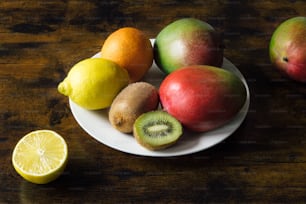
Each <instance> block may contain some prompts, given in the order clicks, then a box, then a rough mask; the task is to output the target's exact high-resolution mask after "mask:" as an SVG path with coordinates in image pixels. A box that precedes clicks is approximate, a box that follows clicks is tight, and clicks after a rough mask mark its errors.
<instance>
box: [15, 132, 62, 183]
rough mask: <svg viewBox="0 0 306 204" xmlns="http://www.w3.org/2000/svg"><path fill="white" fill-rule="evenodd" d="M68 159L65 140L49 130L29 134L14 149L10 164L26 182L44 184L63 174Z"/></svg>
mask: <svg viewBox="0 0 306 204" xmlns="http://www.w3.org/2000/svg"><path fill="white" fill-rule="evenodd" d="M67 157H68V147H67V144H66V142H65V140H64V139H63V138H62V137H61V136H60V135H59V134H57V133H56V132H54V131H51V130H37V131H33V132H30V133H29V134H27V135H25V136H24V137H23V138H22V139H20V140H19V142H18V143H17V145H16V146H15V148H14V151H13V156H12V163H13V166H14V168H15V170H16V171H17V172H18V173H19V174H20V175H21V176H22V177H23V178H24V179H26V180H28V181H30V182H32V183H37V184H45V183H49V182H51V181H53V180H55V179H56V178H57V177H58V176H60V174H61V173H62V172H63V170H64V168H65V166H66V162H67Z"/></svg>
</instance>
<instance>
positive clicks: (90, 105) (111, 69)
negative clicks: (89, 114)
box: [58, 58, 129, 110]
mask: <svg viewBox="0 0 306 204" xmlns="http://www.w3.org/2000/svg"><path fill="white" fill-rule="evenodd" d="M128 83H129V75H128V72H127V71H126V70H125V69H123V68H121V67H119V66H118V65H117V64H115V63H114V62H112V61H110V60H106V59H102V58H90V59H85V60H83V61H81V62H79V63H77V64H76V65H74V66H73V67H72V69H71V70H70V71H69V73H68V75H67V77H66V78H65V79H64V81H62V82H61V83H60V84H59V85H58V91H59V92H60V93H62V94H63V95H65V96H68V97H69V98H70V99H71V100H72V101H73V102H75V103H76V104H78V105H79V106H81V107H83V108H85V109H88V110H97V109H103V108H107V107H109V106H110V105H111V103H112V101H113V99H114V98H115V97H116V95H117V94H118V93H119V91H120V90H121V89H122V88H124V87H125V86H126V85H127V84H128Z"/></svg>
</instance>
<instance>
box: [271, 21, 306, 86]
mask: <svg viewBox="0 0 306 204" xmlns="http://www.w3.org/2000/svg"><path fill="white" fill-rule="evenodd" d="M269 54H270V60H271V63H272V64H273V65H274V66H275V67H276V68H277V69H278V70H280V71H281V73H283V74H284V75H286V76H287V77H289V78H291V79H293V80H296V81H299V82H304V83H305V82H306V17H302V16H299V17H294V18H290V19H288V20H286V21H284V22H282V23H281V24H280V25H279V26H278V27H277V28H276V30H275V31H274V33H273V35H272V37H271V41H270V45H269Z"/></svg>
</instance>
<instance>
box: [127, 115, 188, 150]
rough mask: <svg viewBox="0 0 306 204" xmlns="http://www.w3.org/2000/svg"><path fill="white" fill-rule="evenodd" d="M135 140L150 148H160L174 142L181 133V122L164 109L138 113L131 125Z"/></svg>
mask: <svg viewBox="0 0 306 204" xmlns="http://www.w3.org/2000/svg"><path fill="white" fill-rule="evenodd" d="M133 134H134V137H135V138H136V140H137V142H138V143H139V144H141V145H142V146H144V147H146V148H148V149H150V150H160V149H164V148H167V147H169V146H170V145H172V144H174V143H175V142H176V141H177V140H178V139H179V138H180V136H181V135H182V134H183V128H182V125H181V123H180V122H179V121H178V120H177V119H175V118H174V117H173V116H171V115H170V114H168V113H167V112H165V111H161V110H157V111H150V112H146V113H144V114H142V115H140V116H139V117H138V118H137V119H136V121H135V123H134V127H133Z"/></svg>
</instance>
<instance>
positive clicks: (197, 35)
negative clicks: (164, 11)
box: [153, 18, 223, 74]
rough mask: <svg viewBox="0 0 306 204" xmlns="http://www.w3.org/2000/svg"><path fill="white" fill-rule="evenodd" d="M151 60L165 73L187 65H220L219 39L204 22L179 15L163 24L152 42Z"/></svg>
mask: <svg viewBox="0 0 306 204" xmlns="http://www.w3.org/2000/svg"><path fill="white" fill-rule="evenodd" d="M153 48H154V60H155V62H156V64H157V66H158V67H159V68H160V69H161V70H162V71H163V72H165V73H166V74H169V73H171V72H172V71H174V70H176V69H178V68H180V67H183V66H187V65H196V64H197V65H211V66H217V67H220V66H221V65H222V62H223V42H222V38H221V37H220V34H219V33H217V32H216V31H215V29H214V28H213V27H212V26H211V25H209V24H208V23H206V22H204V21H201V20H198V19H194V18H183V19H180V20H177V21H174V22H172V23H171V24H169V25H167V26H166V27H164V28H163V29H162V30H161V32H160V33H159V34H158V35H157V37H156V40H155V42H154V46H153Z"/></svg>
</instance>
